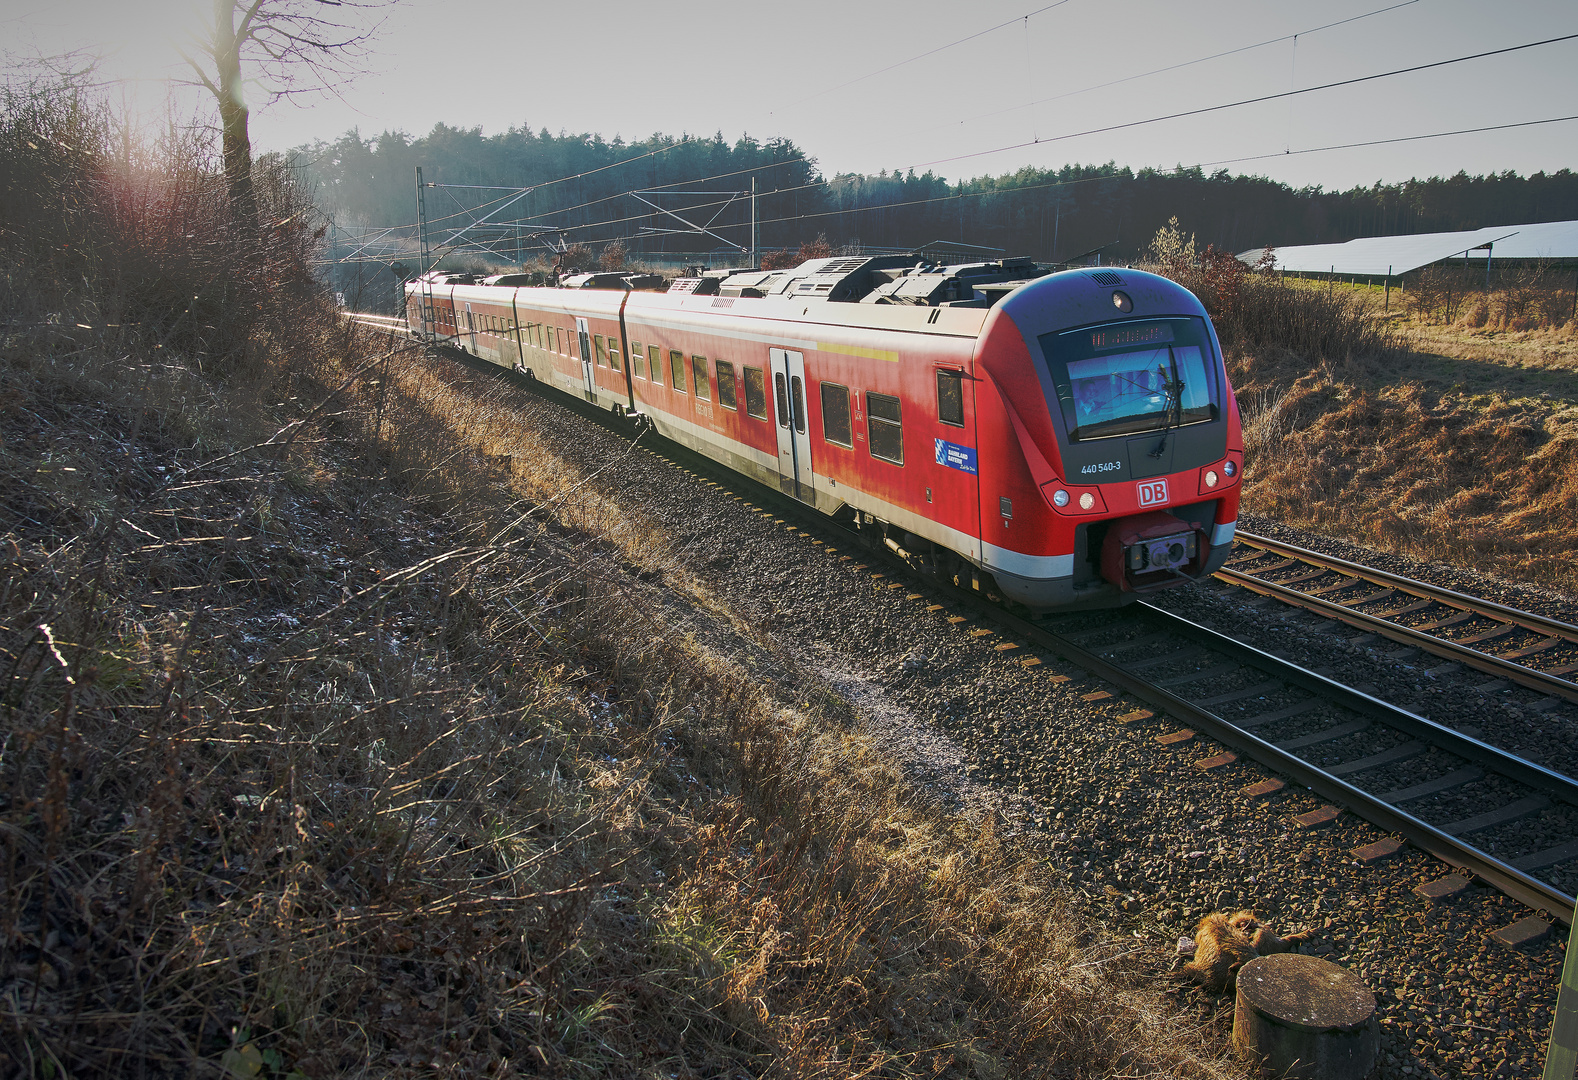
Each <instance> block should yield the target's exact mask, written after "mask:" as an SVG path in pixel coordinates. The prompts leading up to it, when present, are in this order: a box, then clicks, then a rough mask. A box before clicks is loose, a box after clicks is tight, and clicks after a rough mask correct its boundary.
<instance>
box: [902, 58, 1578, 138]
mask: <svg viewBox="0 0 1578 1080" xmlns="http://www.w3.org/2000/svg"><path fill="white" fill-rule="evenodd" d="M1574 38H1578V34H1565V35H1563V36H1562V37H1553V38H1546V39H1544V40H1543V41H1530V42H1527V43H1526V44H1523V45H1511V46H1508V47H1507V48H1505V49H1491V50H1489V51H1487V52H1480V53H1473V54H1471V55H1469V56H1457V57H1453V58H1452V59H1450V60H1436V61H1433V62H1431V63H1428V64H1416V65H1414V66H1413V67H1405V68H1397V69H1395V70H1393V71H1382V72H1379V73H1377V74H1375V75H1360V76H1357V77H1355V78H1352V79H1339V80H1338V81H1336V82H1329V83H1322V84H1321V85H1319V86H1306V87H1304V88H1303V89H1300V90H1284V91H1282V92H1281V93H1277V94H1263V95H1261V96H1260V97H1252V98H1244V99H1242V100H1240V101H1229V102H1227V103H1226V104H1223V105H1206V106H1203V107H1201V108H1198V109H1186V110H1184V111H1183V112H1175V113H1167V114H1166V115H1164V116H1152V117H1149V118H1147V119H1145V120H1130V121H1128V122H1127V123H1123V124H1108V125H1106V126H1105V127H1099V128H1087V129H1086V130H1084V131H1074V132H1070V133H1069V134H1067V135H1053V136H1051V137H1050V138H1046V139H1030V140H1028V141H1026V142H1018V143H1012V144H1010V145H1008V146H999V147H996V148H994V149H991V150H977V151H975V152H973V153H969V154H955V155H953V156H952V157H945V158H937V159H936V160H934V161H922V162H918V163H917V165H914V166H909V167H910V168H915V167H917V166H929V165H943V164H946V163H948V162H950V161H965V160H967V159H969V158H977V157H985V156H987V155H988V154H1000V153H1003V152H1005V151H1008V150H1022V149H1024V148H1025V147H1027V146H1038V145H1041V144H1044V143H1055V142H1063V141H1065V140H1067V139H1078V138H1081V137H1082V136H1085V135H1103V134H1106V133H1107V132H1109V131H1123V130H1126V129H1128V128H1136V127H1144V126H1145V125H1147V124H1159V123H1161V122H1163V121H1165V120H1179V119H1182V118H1184V117H1186V116H1202V115H1204V114H1205V113H1213V112H1221V111H1222V110H1224V109H1236V108H1238V107H1239V106H1242V105H1257V104H1259V103H1261V102H1263V101H1276V100H1278V99H1280V98H1288V97H1295V96H1297V95H1299V94H1313V93H1315V92H1316V91H1319V90H1331V89H1334V88H1336V87H1339V86H1355V85H1357V84H1359V83H1365V82H1373V81H1374V80H1376V79H1388V78H1391V77H1392V76H1393V75H1407V74H1410V73H1412V72H1415V71H1428V70H1430V69H1431V68H1438V67H1446V66H1448V65H1450V64H1462V63H1466V62H1467V61H1469V60H1483V59H1484V58H1486V57H1487V56H1502V55H1505V54H1506V53H1514V52H1521V51H1522V50H1524V49H1535V48H1539V47H1540V46H1542V45H1554V44H1557V43H1559V42H1563V41H1572V40H1573V39H1574Z"/></svg>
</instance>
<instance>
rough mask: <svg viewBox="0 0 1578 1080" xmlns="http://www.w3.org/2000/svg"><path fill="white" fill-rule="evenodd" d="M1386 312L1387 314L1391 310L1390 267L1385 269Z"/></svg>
mask: <svg viewBox="0 0 1578 1080" xmlns="http://www.w3.org/2000/svg"><path fill="white" fill-rule="evenodd" d="M1386 310H1387V312H1388V313H1390V312H1391V310H1392V268H1391V267H1390V266H1388V267H1387V268H1386Z"/></svg>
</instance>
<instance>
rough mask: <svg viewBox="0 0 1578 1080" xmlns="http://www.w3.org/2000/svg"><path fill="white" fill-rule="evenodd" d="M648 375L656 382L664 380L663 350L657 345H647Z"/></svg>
mask: <svg viewBox="0 0 1578 1080" xmlns="http://www.w3.org/2000/svg"><path fill="white" fill-rule="evenodd" d="M647 375H648V377H649V378H651V380H652V381H653V382H655V383H661V382H662V381H663V351H662V350H661V349H659V348H658V347H657V346H656V345H648V346H647Z"/></svg>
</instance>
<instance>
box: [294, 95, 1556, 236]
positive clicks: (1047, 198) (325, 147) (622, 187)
mask: <svg viewBox="0 0 1578 1080" xmlns="http://www.w3.org/2000/svg"><path fill="white" fill-rule="evenodd" d="M295 159H296V161H297V162H298V163H299V164H300V165H301V166H302V167H303V168H304V170H305V171H306V174H307V176H308V177H309V178H310V180H311V181H312V182H313V184H314V186H315V188H316V192H315V194H316V197H317V199H318V201H319V203H320V205H322V206H323V208H324V209H325V210H327V211H328V212H330V213H331V214H333V215H334V217H335V219H336V221H337V222H338V223H339V224H341V225H343V226H353V227H354V226H374V227H377V228H387V227H390V226H397V225H403V224H409V223H412V222H414V221H415V220H416V198H415V194H416V193H415V185H414V172H415V168H416V167H417V166H421V167H422V169H423V174H424V179H425V180H427V181H429V182H434V183H438V184H453V185H498V186H504V187H533V188H534V190H533V191H532V192H531V194H529V195H527V196H526V197H525V198H524V199H523V200H522V201H521V202H519V203H518V204H516V205H515V206H514V207H512V208H511V209H509V210H508V211H506V212H504V213H503V214H502V215H501V216H502V217H503V218H504V219H505V220H509V221H515V220H520V221H521V222H522V224H521V231H522V235H524V236H526V237H527V240H526V241H525V242H526V243H527V244H528V246H530V245H532V244H536V245H537V248H536V250H539V251H540V250H542V247H541V244H542V241H543V239H544V238H547V237H553V238H563V239H565V240H567V241H568V242H570V243H576V242H580V243H584V244H588V245H591V246H594V247H595V246H596V245H598V244H600V243H604V242H608V241H612V240H616V239H617V240H622V241H623V242H624V244H625V246H626V247H627V248H628V249H629V250H630V252H631V253H632V255H634V256H636V257H639V255H640V254H641V253H643V252H653V253H656V252H663V251H668V252H676V251H692V252H695V251H701V252H705V251H712V250H715V249H718V248H720V247H722V246H723V244H722V242H721V241H720V239H718V238H719V237H721V238H722V240H726V241H728V242H730V243H735V244H739V245H741V246H742V247H743V246H747V245H748V244H749V221H750V210H749V201H748V199H745V198H743V197H737V198H734V200H733V202H732V203H731V204H729V205H727V206H725V205H723V204H724V203H726V202H728V201H729V199H730V195H729V194H726V193H728V192H745V191H749V189H750V186H751V180H752V179H753V178H754V179H755V181H756V184H757V190H758V192H759V196H758V200H757V213H758V221H759V235H760V243H761V245H762V246H763V247H764V248H780V247H794V246H797V245H799V244H800V243H801V242H803V241H805V240H808V239H810V238H812V237H815V236H816V235H817V234H819V233H820V234H825V235H826V236H827V238H828V239H829V241H830V242H831V243H833V244H834V245H843V244H863V245H866V246H868V247H896V248H906V249H909V248H918V247H922V246H925V245H928V244H935V243H937V242H940V241H946V242H949V243H955V244H965V245H972V246H979V247H982V248H987V249H992V248H998V249H1002V250H1003V251H1004V252H1005V253H1007V254H1013V255H1029V256H1031V257H1033V258H1035V259H1038V260H1042V261H1070V260H1075V259H1078V258H1079V257H1081V256H1087V257H1088V256H1090V255H1091V253H1093V252H1095V251H1098V250H1099V251H1101V252H1102V253H1103V256H1104V259H1105V261H1112V260H1114V259H1117V260H1124V259H1129V258H1132V257H1135V256H1137V255H1138V254H1140V253H1141V252H1142V251H1143V250H1144V249H1145V248H1146V245H1147V244H1148V243H1149V242H1150V240H1151V238H1152V237H1153V236H1155V234H1156V231H1157V230H1158V229H1159V228H1161V227H1163V226H1164V225H1166V223H1167V221H1168V219H1170V218H1172V217H1177V218H1178V221H1179V224H1180V226H1181V227H1182V228H1183V229H1184V230H1185V231H1187V232H1189V233H1193V234H1194V235H1195V236H1196V237H1197V241H1198V243H1199V245H1200V246H1201V247H1202V248H1204V247H1205V246H1206V245H1208V244H1211V245H1215V246H1216V247H1217V248H1219V249H1225V250H1229V251H1235V252H1236V251H1243V250H1246V249H1248V248H1252V247H1257V246H1261V245H1264V244H1272V245H1275V246H1278V247H1282V246H1288V245H1292V244H1313V243H1331V242H1340V241H1345V240H1349V239H1352V238H1354V237H1359V236H1379V235H1387V234H1392V233H1415V232H1434V231H1442V230H1451V229H1473V228H1480V227H1482V226H1488V225H1498V224H1510V223H1523V222H1535V221H1558V220H1567V219H1573V218H1578V173H1574V172H1572V171H1571V170H1568V169H1562V170H1560V171H1558V172H1554V173H1543V172H1541V173H1535V174H1533V175H1532V176H1520V175H1518V174H1517V173H1514V172H1510V171H1508V172H1502V173H1497V174H1492V175H1487V176H1469V175H1467V174H1466V173H1462V172H1460V173H1458V174H1457V175H1456V176H1451V177H1430V178H1428V179H1411V180H1406V181H1403V182H1401V183H1396V184H1380V183H1377V184H1375V185H1373V186H1371V187H1356V188H1351V189H1349V190H1346V191H1326V190H1324V189H1323V188H1320V187H1306V188H1292V187H1289V186H1288V185H1286V184H1283V183H1279V182H1278V181H1275V180H1271V179H1267V178H1266V177H1259V176H1243V175H1235V174H1232V173H1229V172H1228V171H1227V170H1225V169H1221V170H1217V171H1215V172H1207V171H1205V170H1203V169H1201V168H1198V167H1190V168H1183V167H1180V168H1177V169H1174V170H1158V169H1150V168H1147V169H1141V170H1139V171H1135V170H1132V169H1130V168H1128V167H1126V166H1120V165H1117V164H1116V163H1113V162H1108V163H1106V164H1103V165H1065V166H1063V167H1061V168H1058V169H1037V168H1031V167H1028V166H1027V167H1025V168H1022V169H1020V170H1019V171H1017V172H1014V173H1011V174H1007V175H1002V176H982V177H976V178H973V179H969V180H963V181H957V182H951V181H949V180H946V179H944V178H942V177H940V176H937V175H935V174H933V173H931V172H929V171H928V172H926V173H923V174H916V173H915V172H914V171H913V170H910V171H900V170H894V171H892V172H888V171H886V170H884V171H882V172H879V173H878V174H877V175H875V176H872V175H856V174H839V175H834V176H831V177H827V176H824V175H823V174H822V172H821V170H820V169H819V167H818V164H817V161H816V159H815V158H814V157H811V156H808V155H807V153H806V152H805V151H804V150H802V149H801V148H800V147H799V146H797V145H796V144H794V143H793V142H792V141H790V140H788V139H773V140H770V141H766V142H761V141H758V140H756V139H753V138H750V137H749V136H745V137H741V138H740V139H738V140H736V141H735V142H733V143H732V144H731V143H730V142H728V141H727V140H726V139H724V138H723V136H722V135H721V134H719V135H715V136H713V137H711V138H696V137H693V136H669V135H662V134H654V135H652V136H651V137H649V138H647V139H642V140H638V141H635V142H625V141H623V140H621V139H618V138H615V139H613V140H611V141H609V140H605V139H604V138H603V137H601V136H599V135H587V134H580V135H573V134H565V133H560V134H557V135H556V134H553V133H552V132H549V131H547V130H539V131H533V130H532V129H531V128H529V127H519V128H512V129H510V130H508V131H505V132H501V133H499V134H495V135H484V134H483V133H482V130H481V129H480V128H470V129H465V128H456V127H450V126H448V125H446V124H439V125H437V126H436V127H434V128H433V130H432V131H431V132H430V133H428V134H427V135H426V136H422V137H419V138H413V137H412V136H410V135H407V134H405V133H403V132H388V131H386V132H384V133H383V134H381V135H378V136H377V137H375V138H363V137H362V136H361V135H360V134H359V133H357V132H355V131H352V132H347V133H346V134H345V135H343V136H341V137H340V138H339V139H338V140H336V141H334V142H320V143H318V144H315V145H312V146H307V147H302V148H299V149H298V150H297V151H296V152H295ZM662 188H667V189H669V190H670V191H672V192H674V193H673V194H669V195H666V196H662V197H655V196H648V198H649V199H650V200H651V201H654V202H657V203H659V204H660V205H662V206H664V207H666V208H668V209H671V210H674V211H675V212H676V213H679V214H681V215H682V216H684V217H686V218H688V219H689V220H691V221H707V220H708V219H713V218H714V215H715V214H716V218H715V220H712V222H711V229H712V232H713V233H714V234H716V236H713V237H709V236H695V235H674V234H668V235H658V234H652V233H650V232H644V231H643V230H644V229H649V228H652V227H657V228H672V227H676V226H678V224H679V223H678V222H677V221H676V220H674V219H673V218H666V217H665V216H663V215H662V214H660V213H659V211H657V210H654V209H653V208H652V207H650V206H648V205H645V204H643V203H642V202H640V201H638V200H637V199H636V198H635V197H633V196H631V195H630V194H628V193H629V192H632V191H638V190H652V189H662ZM698 191H704V192H718V193H720V194H715V195H708V194H695V192H698ZM681 192H689V193H691V194H682V193H681ZM504 194H505V193H502V192H499V191H470V190H459V189H455V188H439V189H430V190H429V192H428V210H427V212H428V217H429V221H430V222H433V223H434V225H433V227H432V229H431V231H430V235H431V236H432V237H433V239H434V240H435V241H437V240H441V239H442V238H443V236H444V235H445V234H446V227H447V226H448V227H452V226H454V225H455V224H457V223H460V224H463V223H465V222H467V221H469V220H470V218H469V217H468V216H466V215H465V214H464V213H463V211H464V210H466V209H469V208H472V207H476V206H479V205H481V204H483V203H485V202H488V201H489V200H498V199H500V198H501V197H502V196H503V195H504ZM720 210H721V212H719V211H720ZM533 234H536V235H537V237H538V238H537V239H536V240H533V239H531V237H532V236H533Z"/></svg>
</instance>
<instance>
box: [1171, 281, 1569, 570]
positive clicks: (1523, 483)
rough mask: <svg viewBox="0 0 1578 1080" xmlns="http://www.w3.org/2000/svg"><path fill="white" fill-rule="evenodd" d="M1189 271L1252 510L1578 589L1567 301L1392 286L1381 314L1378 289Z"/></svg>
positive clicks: (1549, 295)
mask: <svg viewBox="0 0 1578 1080" xmlns="http://www.w3.org/2000/svg"><path fill="white" fill-rule="evenodd" d="M1179 276H1180V277H1182V278H1184V279H1185V280H1186V281H1188V282H1189V283H1190V284H1192V285H1193V286H1195V287H1196V289H1197V291H1198V292H1199V293H1201V295H1202V296H1204V297H1205V298H1206V299H1207V305H1208V307H1210V308H1211V309H1212V311H1213V313H1214V314H1215V315H1216V316H1217V320H1218V326H1219V329H1220V330H1221V333H1222V337H1223V343H1224V348H1225V349H1226V350H1227V352H1228V354H1229V366H1230V371H1231V374H1232V377H1233V380H1234V385H1235V387H1236V389H1237V390H1238V394H1239V402H1240V405H1241V406H1242V409H1243V415H1244V423H1245V441H1246V449H1247V451H1248V455H1249V460H1248V462H1247V464H1246V468H1245V476H1246V478H1247V483H1246V486H1245V491H1244V495H1245V502H1244V505H1245V508H1246V509H1247V510H1249V511H1251V512H1253V513H1257V514H1261V515H1264V516H1266V517H1270V518H1274V519H1277V520H1280V521H1284V522H1287V523H1289V524H1295V525H1303V526H1308V527H1310V528H1313V529H1315V530H1317V531H1321V532H1324V533H1327V534H1329V535H1332V536H1337V537H1342V538H1344V539H1348V540H1353V541H1356V542H1358V543H1363V544H1369V545H1373V546H1375V547H1378V548H1381V549H1385V550H1392V551H1397V552H1400V553H1404V554H1409V555H1413V556H1416V557H1420V558H1426V559H1435V560H1441V561H1444V562H1449V563H1455V564H1457V565H1460V566H1465V567H1470V568H1473V569H1476V570H1480V571H1482V572H1485V573H1491V574H1496V575H1499V576H1502V577H1505V578H1508V579H1511V580H1516V581H1527V582H1531V583H1535V584H1540V585H1544V586H1548V587H1551V588H1556V589H1560V590H1563V591H1566V592H1569V593H1578V567H1575V565H1574V563H1573V560H1572V558H1571V552H1572V549H1573V547H1574V544H1575V543H1578V524H1575V523H1578V325H1575V324H1574V323H1572V322H1571V321H1569V320H1568V318H1567V314H1566V313H1567V312H1568V311H1570V309H1571V303H1572V292H1571V290H1570V288H1568V289H1566V290H1565V291H1564V290H1562V289H1561V288H1552V289H1550V290H1548V292H1545V293H1542V292H1540V291H1539V290H1536V289H1532V288H1530V287H1528V286H1527V285H1518V284H1517V283H1514V284H1513V285H1510V286H1508V287H1507V288H1506V289H1503V290H1500V291H1493V292H1492V293H1491V294H1488V295H1485V294H1473V293H1471V294H1469V295H1468V296H1467V297H1466V298H1465V297H1463V296H1462V295H1459V296H1457V298H1456V301H1455V306H1452V307H1450V308H1446V307H1445V305H1444V304H1443V303H1442V301H1441V297H1442V289H1441V285H1440V283H1439V282H1437V283H1436V285H1435V288H1434V289H1433V290H1430V293H1429V296H1428V297H1419V296H1415V295H1410V294H1399V293H1398V292H1397V291H1396V290H1394V291H1393V294H1392V315H1391V316H1390V317H1387V316H1386V314H1385V313H1383V311H1382V310H1381V309H1382V304H1383V295H1384V294H1383V293H1382V292H1381V290H1379V289H1374V290H1370V289H1365V288H1363V287H1362V286H1361V287H1358V288H1354V287H1344V286H1337V287H1335V288H1331V287H1328V286H1327V285H1325V284H1319V283H1314V282H1292V281H1290V282H1286V283H1282V282H1277V281H1273V280H1262V279H1258V278H1257V277H1256V276H1255V275H1234V274H1232V273H1226V274H1223V273H1218V274H1216V275H1214V276H1213V275H1212V274H1210V273H1208V272H1204V271H1196V272H1194V273H1193V274H1189V273H1184V274H1180V275H1179ZM1419 291H1420V292H1424V291H1425V290H1419ZM1509 294H1516V295H1509ZM1545 308H1549V312H1548V314H1549V317H1548V318H1547V317H1545V316H1539V317H1536V315H1538V313H1539V312H1540V311H1542V310H1544V309H1545ZM1447 315H1451V316H1452V318H1453V319H1455V321H1448V320H1447Z"/></svg>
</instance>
